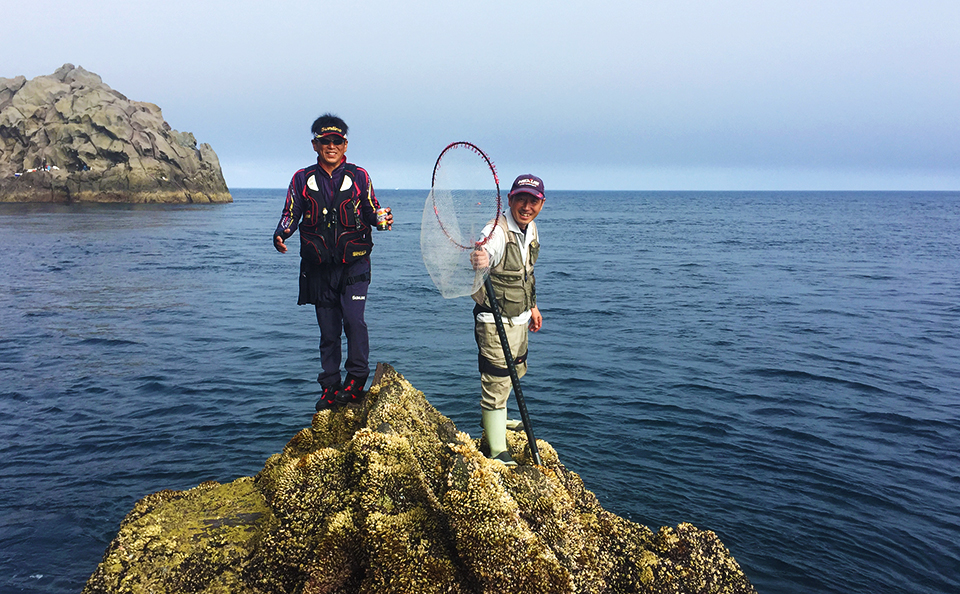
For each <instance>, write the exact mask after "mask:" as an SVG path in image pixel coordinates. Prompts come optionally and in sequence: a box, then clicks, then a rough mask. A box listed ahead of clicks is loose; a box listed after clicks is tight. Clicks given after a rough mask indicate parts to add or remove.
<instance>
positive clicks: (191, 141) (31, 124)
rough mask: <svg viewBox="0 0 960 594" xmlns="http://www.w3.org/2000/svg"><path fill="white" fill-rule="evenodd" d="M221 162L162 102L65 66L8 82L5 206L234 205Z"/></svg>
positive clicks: (2, 128)
mask: <svg viewBox="0 0 960 594" xmlns="http://www.w3.org/2000/svg"><path fill="white" fill-rule="evenodd" d="M230 201H232V198H231V197H230V193H229V191H228V190H227V185H226V182H225V181H224V179H223V173H222V172H221V171H220V161H219V160H218V159H217V155H216V153H215V152H214V151H213V149H212V148H211V147H210V145H209V144H201V145H200V146H199V147H197V141H196V139H195V138H194V137H193V134H191V133H189V132H178V131H176V130H173V129H171V128H170V125H169V124H167V122H165V121H164V120H163V115H162V114H161V113H160V108H159V107H157V106H156V105H154V104H152V103H142V102H139V101H130V100H129V99H127V98H126V97H125V96H123V95H122V94H120V93H118V92H117V91H114V90H113V89H111V88H110V87H109V86H107V85H105V84H104V83H103V81H102V80H101V79H100V77H99V76H97V75H96V74H93V73H92V72H87V71H86V70H84V69H83V68H80V67H74V66H73V65H72V64H64V65H63V66H62V67H60V69H59V70H57V71H56V72H54V73H53V74H51V75H48V76H38V77H36V78H34V79H31V80H29V81H28V80H26V78H24V77H23V76H18V77H16V78H0V202H230Z"/></svg>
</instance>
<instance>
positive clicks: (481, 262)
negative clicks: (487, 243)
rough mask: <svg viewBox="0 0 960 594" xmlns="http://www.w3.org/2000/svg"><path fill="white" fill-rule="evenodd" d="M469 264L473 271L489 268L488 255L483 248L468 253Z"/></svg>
mask: <svg viewBox="0 0 960 594" xmlns="http://www.w3.org/2000/svg"><path fill="white" fill-rule="evenodd" d="M470 263H471V264H473V269H474V270H479V269H481V268H489V267H490V254H488V253H487V250H485V249H483V248H478V249H475V250H473V251H472V252H470Z"/></svg>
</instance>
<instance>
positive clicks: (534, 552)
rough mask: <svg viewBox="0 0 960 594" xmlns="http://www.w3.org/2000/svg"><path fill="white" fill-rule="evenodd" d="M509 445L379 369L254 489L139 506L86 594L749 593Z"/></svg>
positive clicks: (169, 496)
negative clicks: (484, 442) (504, 453)
mask: <svg viewBox="0 0 960 594" xmlns="http://www.w3.org/2000/svg"><path fill="white" fill-rule="evenodd" d="M509 433H512V435H510V437H509V440H510V445H511V448H512V449H513V451H514V453H515V454H516V456H515V457H516V459H517V461H518V463H519V464H520V466H519V467H517V468H515V469H509V468H507V467H506V466H504V465H502V464H501V463H499V462H495V461H491V460H488V459H487V458H485V457H484V456H483V454H482V453H481V452H480V451H479V449H478V446H479V443H480V440H479V439H472V438H471V437H470V436H469V435H467V434H465V433H462V432H460V431H458V430H457V428H456V427H455V426H454V424H453V423H452V422H451V421H450V420H449V419H447V418H446V417H444V416H443V415H441V414H440V413H439V412H438V411H437V410H436V409H435V408H433V407H432V406H431V405H430V403H429V402H427V399H426V397H425V396H424V395H423V393H422V392H419V391H418V390H416V389H414V387H413V386H412V385H410V383H409V382H407V380H406V379H404V378H403V376H401V375H400V374H398V373H397V372H396V371H395V370H394V369H393V368H391V367H390V366H388V365H383V364H381V365H378V367H377V373H376V375H375V377H374V381H373V386H372V387H371V389H370V393H369V395H368V396H367V398H366V399H365V401H364V402H362V403H361V404H360V405H358V406H356V407H352V408H351V407H348V408H345V409H341V410H339V411H329V410H327V411H323V412H319V413H317V414H316V415H315V416H314V417H313V422H312V424H311V426H310V427H308V428H304V429H302V430H301V431H300V432H299V433H298V434H297V435H296V436H295V437H294V438H293V439H292V440H291V441H290V442H289V443H288V444H287V445H286V447H285V448H284V449H283V451H282V452H281V453H279V454H274V455H273V456H271V457H270V458H269V459H268V460H267V461H266V464H265V466H264V468H263V470H262V471H261V472H260V473H259V474H258V475H257V476H255V477H244V478H240V479H237V480H235V481H233V482H232V483H229V484H219V483H215V482H209V483H204V484H201V485H199V486H198V487H195V488H193V489H190V490H187V491H161V492H159V493H155V494H153V495H149V496H147V497H145V498H143V499H142V500H140V501H139V502H137V504H136V505H135V506H134V509H133V510H132V511H131V512H130V513H129V514H128V515H127V517H126V518H125V519H124V520H123V522H122V524H121V526H120V531H119V533H118V534H117V536H116V538H115V539H114V540H113V542H112V543H111V544H110V545H109V546H108V548H107V551H106V553H105V554H104V557H103V561H102V563H101V564H100V565H99V567H98V568H97V570H96V571H95V572H94V574H93V575H92V576H91V577H90V579H89V581H88V582H87V585H86V588H85V589H84V590H83V592H84V594H95V593H119V592H158V593H162V592H169V593H175V592H203V593H209V594H212V593H214V592H217V593H221V592H222V593H227V592H230V593H247V594H267V593H281V592H297V593H299V594H319V593H342V594H347V593H360V592H364V593H365V592H371V593H372V592H377V593H396V594H401V593H402V594H427V593H441V592H453V593H463V594H468V593H469V594H479V593H491V594H493V593H496V594H512V593H519V592H529V593H531V594H551V593H561V592H563V593H568V592H569V593H574V592H583V593H592V594H601V593H610V594H613V593H628V592H650V593H674V592H677V593H679V592H690V593H693V592H696V593H701V594H703V593H755V590H754V588H753V586H752V585H751V584H750V582H749V580H748V579H747V578H746V576H745V575H744V574H743V572H742V571H741V570H740V567H739V565H738V564H737V562H736V561H735V560H734V558H733V557H732V556H731V555H730V552H729V551H728V550H727V549H726V548H725V547H724V546H723V544H722V543H721V542H720V540H719V539H718V538H717V536H716V534H714V533H713V532H710V531H704V530H700V529H698V528H695V527H694V526H691V525H690V524H680V525H678V526H677V527H675V528H671V527H665V528H660V529H659V531H657V532H653V531H652V530H650V529H649V528H647V527H645V526H641V525H638V524H634V523H632V522H630V521H627V520H625V519H623V518H620V517H619V516H616V515H614V514H612V513H610V512H608V511H606V510H604V509H603V508H602V507H601V506H600V504H599V503H598V501H597V499H596V497H595V496H594V495H593V493H591V492H590V491H588V490H587V489H586V488H585V487H584V484H583V482H582V481H581V479H580V477H579V476H578V475H577V474H576V473H574V472H572V471H570V470H568V469H567V468H566V467H564V465H563V464H562V463H561V462H560V459H559V457H558V455H557V452H556V451H555V450H554V449H553V448H551V447H550V444H548V443H547V442H545V441H542V440H537V443H538V446H539V448H540V454H541V458H542V462H543V465H542V466H534V465H532V462H531V460H530V453H529V448H528V447H527V441H526V437H525V435H524V434H522V433H513V432H509Z"/></svg>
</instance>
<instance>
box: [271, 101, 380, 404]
mask: <svg viewBox="0 0 960 594" xmlns="http://www.w3.org/2000/svg"><path fill="white" fill-rule="evenodd" d="M311 131H312V132H313V150H315V151H316V152H317V162H316V163H315V164H313V165H310V166H309V167H306V168H304V169H301V170H300V171H297V172H296V173H295V174H294V175H293V180H291V182H290V187H289V188H288V189H287V199H286V202H285V203H284V206H283V214H282V215H281V216H280V224H278V225H277V230H276V231H275V232H274V234H273V245H274V247H275V248H276V249H277V251H278V252H280V253H281V254H284V253H286V252H287V246H286V244H285V243H284V240H286V239H287V238H289V237H290V236H291V235H293V233H294V231H297V229H298V228H299V230H300V296H299V299H298V300H297V304H298V305H304V304H307V303H310V304H312V305H314V306H315V308H316V312H317V323H318V324H319V325H320V367H321V369H322V370H321V371H320V374H319V375H318V376H317V381H318V382H320V385H321V386H322V387H323V388H322V393H321V396H320V400H319V401H317V407H316V408H317V411H318V412H319V411H321V410H326V409H333V408H338V407H340V406H343V405H346V404H350V403H354V402H358V401H359V400H361V399H362V397H363V386H364V384H365V383H366V381H367V376H368V375H369V374H370V366H369V360H368V359H369V355H370V343H369V337H368V333H367V324H366V322H365V321H364V319H363V312H364V307H365V305H366V303H367V288H368V287H369V286H370V250H372V249H373V239H372V237H371V229H372V228H373V227H377V228H378V229H382V230H387V229H390V228H391V227H392V225H393V215H392V214H391V213H390V209H389V208H385V209H381V208H380V204H379V203H378V202H377V198H376V196H375V195H374V193H373V185H372V184H371V183H370V175H369V174H367V172H366V170H365V169H363V168H362V167H358V166H356V165H354V164H353V163H347V159H346V157H345V156H344V153H346V152H347V124H346V123H344V121H343V120H342V119H340V118H339V117H337V116H335V115H332V114H325V115H322V116H320V117H319V118H317V119H316V121H314V122H313V126H312V128H311ZM378 211H379V216H380V219H381V220H380V221H379V225H378ZM341 334H346V336H347V361H346V363H345V364H344V368H345V370H346V372H347V377H346V379H345V380H344V381H341V377H340V362H341V359H342V353H341V349H340V340H341Z"/></svg>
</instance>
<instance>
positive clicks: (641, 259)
mask: <svg viewBox="0 0 960 594" xmlns="http://www.w3.org/2000/svg"><path fill="white" fill-rule="evenodd" d="M379 197H380V200H381V202H382V203H384V204H385V205H387V206H391V207H392V208H393V210H394V213H395V215H396V220H397V224H396V226H395V227H394V230H393V231H392V232H390V233H380V234H377V236H376V237H375V239H376V240H377V247H376V249H375V250H374V272H373V284H372V287H371V291H370V297H369V301H368V306H367V319H368V322H369V325H370V331H371V345H372V349H371V350H372V352H371V359H372V361H373V362H376V361H385V362H388V363H390V364H392V365H393V366H395V367H396V368H397V370H398V371H400V372H401V373H402V374H404V376H406V377H407V378H408V379H409V380H410V381H411V382H412V383H413V384H414V385H415V386H416V387H417V388H419V389H421V390H423V391H424V392H425V393H426V394H427V396H428V398H429V399H430V401H431V402H432V403H433V404H434V405H435V406H436V407H437V408H438V409H439V410H440V411H441V412H443V413H444V414H446V415H447V416H449V417H451V418H452V419H453V420H454V421H455V422H456V423H457V425H458V426H459V427H460V428H461V429H462V430H465V431H467V432H470V433H473V434H475V435H477V434H479V432H480V429H479V413H478V410H477V409H478V398H479V396H478V385H477V384H478V379H477V372H476V354H475V348H476V347H475V344H474V343H473V337H472V333H471V321H470V311H471V308H472V302H470V301H469V300H468V299H466V298H463V299H456V300H443V299H442V298H441V297H440V296H439V294H438V293H437V292H436V290H435V289H434V288H433V285H432V284H431V281H430V279H429V276H428V275H427V273H426V271H425V269H424V267H423V264H422V262H421V260H420V254H419V223H420V213H421V210H422V207H423V201H424V199H425V197H426V192H425V191H381V192H380V193H379ZM234 198H235V200H236V201H235V202H234V203H233V204H227V205H205V206H200V205H193V206H116V205H114V206H103V205H85V206H63V205H59V206H57V205H8V204H0V593H3V594H5V593H7V592H52V593H68V592H78V591H79V590H80V589H81V588H82V587H83V584H84V583H85V581H86V579H87V578H88V577H89V575H90V574H91V573H92V572H93V571H94V569H95V568H96V565H97V564H98V563H99V561H100V559H101V557H102V555H103V552H104V550H105V548H106V546H107V544H108V543H109V541H110V540H111V539H112V538H113V536H114V535H115V534H116V531H117V528H118V525H119V522H120V521H121V519H122V518H123V517H124V516H125V515H126V513H127V512H128V511H129V510H130V509H131V508H132V506H133V504H134V503H135V502H136V501H137V500H138V499H139V498H141V497H143V496H145V495H147V494H149V493H152V492H155V491H158V490H161V489H186V488H190V487H193V486H195V485H197V484H199V483H201V482H203V481H206V480H216V481H221V482H227V481H231V480H233V479H235V478H237V477H239V476H249V475H253V474H255V473H256V472H258V470H259V469H260V468H261V467H262V465H263V462H264V461H265V460H266V458H267V457H268V456H270V455H271V454H272V453H274V452H278V451H280V450H281V449H282V448H283V446H284V444H285V443H286V442H287V441H288V440H289V439H290V438H291V437H292V436H293V435H294V434H295V433H296V432H297V431H298V430H299V429H300V428H301V427H304V426H307V425H308V424H309V423H310V418H311V415H312V413H313V406H314V402H315V401H316V399H317V391H318V385H317V384H316V382H315V381H314V380H315V377H316V374H317V371H318V356H317V350H316V349H317V341H318V333H317V329H316V324H315V320H314V315H313V312H312V310H311V309H310V308H309V306H308V307H298V306H297V305H296V297H297V289H296V277H297V270H298V258H297V256H296V255H295V254H296V245H297V244H296V240H294V241H293V242H292V245H293V247H294V249H292V250H291V252H292V253H289V254H287V255H280V254H278V253H276V252H275V251H274V249H273V247H272V246H271V243H270V234H271V232H272V231H273V229H274V227H275V225H276V222H277V219H278V217H279V214H280V209H281V206H282V200H283V191H281V190H235V191H234ZM538 223H539V225H540V231H541V240H542V244H543V248H542V251H541V259H540V261H539V262H538V264H537V278H538V296H539V301H540V308H541V311H542V313H543V317H544V326H543V330H542V331H541V332H540V333H538V334H535V335H532V337H531V346H530V372H529V374H528V375H527V377H526V378H524V380H523V387H524V394H525V396H526V399H527V405H528V408H529V411H530V414H531V416H532V418H533V419H534V427H535V430H536V433H537V437H538V438H541V439H546V440H547V441H549V442H550V443H551V444H552V445H553V446H554V447H555V448H556V449H557V450H558V452H559V453H560V456H561V459H562V460H563V462H564V463H565V464H566V465H567V466H568V467H569V468H570V469H572V470H574V471H576V472H578V473H579V474H580V475H581V476H582V477H583V479H584V481H585V482H586V484H587V486H588V488H589V489H591V490H592V491H594V492H595V493H596V494H597V496H598V498H599V500H600V502H601V503H602V505H604V507H606V508H607V509H609V510H611V511H613V512H615V513H617V514H619V515H622V516H624V517H626V518H628V519H630V520H632V521H634V522H638V523H641V524H645V525H648V526H650V527H651V528H653V529H657V528H658V527H659V526H663V525H670V526H675V525H676V524H678V523H680V522H691V523H693V524H694V525H696V526H698V527H700V528H703V529H709V530H713V531H715V532H717V534H718V535H719V536H720V538H721V539H722V540H723V542H724V543H725V544H726V545H727V547H728V548H729V549H730V550H731V552H732V553H733V555H734V556H735V557H736V559H737V560H738V562H739V563H740V565H741V566H742V567H743V569H744V571H745V572H746V574H747V576H748V577H749V578H750V579H751V581H752V582H753V583H754V585H755V586H756V587H757V590H758V591H759V592H760V593H761V594H777V593H790V594H794V593H795V594H800V593H810V592H818V593H837V594H840V593H843V594H851V593H864V594H875V593H886V592H897V593H899V592H904V593H918V594H920V593H923V594H927V593H953V592H958V591H960V453H958V450H960V258H958V256H960V193H875V192H862V193H804V192H791V193H787V192H754V193H738V192H723V193H720V192H695V193H690V192H687V193H680V192H674V193H670V192H619V193H618V192H600V193H595V192H594V193H591V192H553V193H551V195H550V197H549V198H548V200H547V202H546V204H545V206H544V208H543V211H542V214H541V216H540V218H539V219H538Z"/></svg>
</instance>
